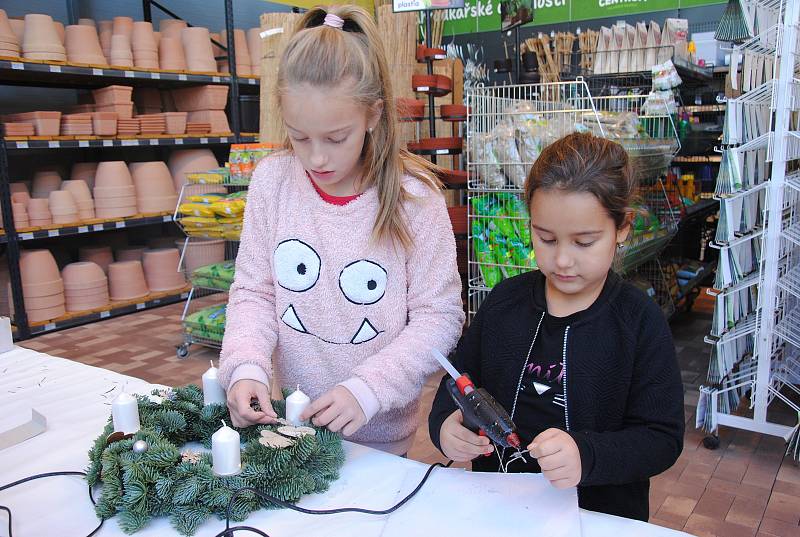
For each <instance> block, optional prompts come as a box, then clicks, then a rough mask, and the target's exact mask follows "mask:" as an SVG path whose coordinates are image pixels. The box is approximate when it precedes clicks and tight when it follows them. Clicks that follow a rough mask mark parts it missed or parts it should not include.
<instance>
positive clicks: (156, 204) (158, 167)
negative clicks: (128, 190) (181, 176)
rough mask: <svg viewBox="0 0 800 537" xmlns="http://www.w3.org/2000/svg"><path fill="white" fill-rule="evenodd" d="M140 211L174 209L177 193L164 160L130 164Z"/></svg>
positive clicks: (157, 211) (152, 211) (154, 211)
mask: <svg viewBox="0 0 800 537" xmlns="http://www.w3.org/2000/svg"><path fill="white" fill-rule="evenodd" d="M130 170H131V176H132V177H133V185H134V186H135V187H136V201H137V207H138V211H139V212H140V213H145V214H148V213H161V212H165V211H171V210H173V209H175V206H176V205H177V203H178V194H177V193H176V191H175V186H174V185H173V183H172V175H170V173H169V168H167V165H166V164H165V163H164V162H161V161H153V162H136V163H133V164H131V165H130Z"/></svg>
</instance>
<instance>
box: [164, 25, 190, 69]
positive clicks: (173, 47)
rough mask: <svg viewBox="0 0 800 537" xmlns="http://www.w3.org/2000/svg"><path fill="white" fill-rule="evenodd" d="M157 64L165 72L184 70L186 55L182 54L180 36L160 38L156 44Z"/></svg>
mask: <svg viewBox="0 0 800 537" xmlns="http://www.w3.org/2000/svg"><path fill="white" fill-rule="evenodd" d="M161 22H162V23H163V22H164V21H161ZM158 63H159V65H160V66H161V68H162V69H164V70H167V71H184V70H186V55H185V54H184V52H183V43H182V42H181V38H180V34H178V36H177V37H165V36H162V37H161V41H160V42H159V44H158Z"/></svg>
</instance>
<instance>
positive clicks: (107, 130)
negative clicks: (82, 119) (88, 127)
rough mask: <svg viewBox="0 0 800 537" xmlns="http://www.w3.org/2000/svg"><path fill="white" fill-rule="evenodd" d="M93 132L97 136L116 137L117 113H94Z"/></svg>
mask: <svg viewBox="0 0 800 537" xmlns="http://www.w3.org/2000/svg"><path fill="white" fill-rule="evenodd" d="M92 130H93V131H94V134H95V135H97V136H115V135H116V134H117V113H116V112H92Z"/></svg>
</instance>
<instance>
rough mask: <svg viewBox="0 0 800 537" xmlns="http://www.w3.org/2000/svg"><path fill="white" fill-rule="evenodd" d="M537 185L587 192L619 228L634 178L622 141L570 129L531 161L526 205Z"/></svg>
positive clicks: (632, 192)
mask: <svg viewBox="0 0 800 537" xmlns="http://www.w3.org/2000/svg"><path fill="white" fill-rule="evenodd" d="M539 189H557V190H562V191H565V192H588V193H589V194H592V195H594V196H595V197H596V198H597V199H598V201H599V202H600V204H601V205H602V206H603V207H604V208H605V210H606V211H607V212H608V215H609V216H610V217H611V218H612V219H613V220H614V224H615V225H616V226H617V229H621V228H622V227H623V226H625V224H627V223H628V222H629V217H630V214H631V212H632V209H631V205H632V204H633V202H634V198H635V193H636V179H635V177H634V175H633V172H632V169H631V163H630V159H629V158H628V153H627V152H626V151H625V149H624V148H623V147H622V146H621V145H619V144H618V143H616V142H612V141H611V140H608V139H606V138H600V137H599V136H594V135H593V134H589V133H583V134H578V133H573V134H569V135H567V136H564V137H563V138H560V139H558V140H556V141H555V142H553V143H552V144H550V145H549V146H547V147H546V148H545V149H544V150H543V151H542V153H541V154H540V155H539V158H537V159H536V162H534V163H533V167H532V168H531V171H530V173H529V174H528V179H527V180H526V181H525V204H526V205H527V206H528V207H529V208H530V206H531V200H532V199H533V194H534V192H536V191H537V190H539Z"/></svg>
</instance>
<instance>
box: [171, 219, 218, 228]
mask: <svg viewBox="0 0 800 537" xmlns="http://www.w3.org/2000/svg"><path fill="white" fill-rule="evenodd" d="M180 221H181V225H182V226H184V227H187V228H208V227H215V226H218V225H219V221H218V220H217V219H216V218H213V217H208V216H187V217H185V218H181V219H180Z"/></svg>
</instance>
